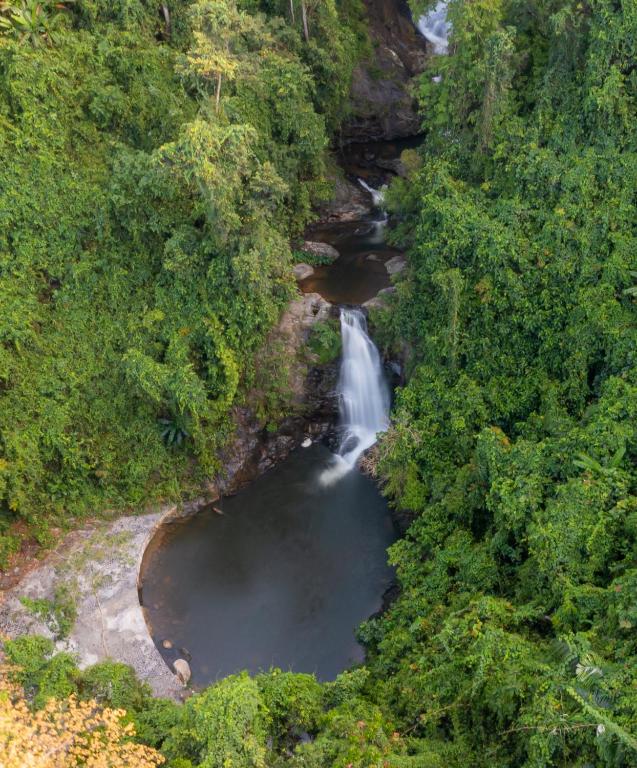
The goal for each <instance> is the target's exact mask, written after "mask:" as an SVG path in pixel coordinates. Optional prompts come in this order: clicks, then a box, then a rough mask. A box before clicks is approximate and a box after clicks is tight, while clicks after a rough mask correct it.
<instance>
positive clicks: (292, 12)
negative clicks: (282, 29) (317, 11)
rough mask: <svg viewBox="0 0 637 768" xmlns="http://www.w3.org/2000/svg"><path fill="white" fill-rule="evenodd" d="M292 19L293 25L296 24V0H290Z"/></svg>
mask: <svg viewBox="0 0 637 768" xmlns="http://www.w3.org/2000/svg"><path fill="white" fill-rule="evenodd" d="M290 17H291V19H292V24H294V23H295V19H294V0H290Z"/></svg>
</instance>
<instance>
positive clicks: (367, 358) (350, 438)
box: [321, 309, 389, 485]
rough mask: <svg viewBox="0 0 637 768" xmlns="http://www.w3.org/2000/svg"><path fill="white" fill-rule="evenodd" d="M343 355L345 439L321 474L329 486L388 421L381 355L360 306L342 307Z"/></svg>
mask: <svg viewBox="0 0 637 768" xmlns="http://www.w3.org/2000/svg"><path fill="white" fill-rule="evenodd" d="M341 337H342V339H343V358H342V362H341V371H340V376H339V381H338V391H339V395H340V424H341V427H342V428H343V438H342V441H341V446H340V448H339V451H338V454H336V455H335V456H334V462H333V464H332V466H331V467H328V469H326V470H325V471H324V472H323V474H322V475H321V482H322V483H323V484H324V485H329V484H330V483H333V482H335V481H336V480H338V479H339V478H340V477H342V476H343V475H345V474H347V472H349V471H350V470H352V469H354V467H355V466H356V462H357V461H358V458H359V456H360V455H361V454H362V453H363V451H366V450H367V449H368V448H371V446H372V445H374V443H375V442H376V438H377V435H378V433H379V432H384V431H385V430H386V429H387V425H388V423H389V391H388V388H387V383H386V382H385V377H384V376H383V369H382V366H381V362H380V355H379V354H378V350H377V349H376V346H375V345H374V342H373V341H372V340H371V339H370V338H369V336H368V335H367V321H366V320H365V315H364V314H363V312H362V311H361V310H360V309H341Z"/></svg>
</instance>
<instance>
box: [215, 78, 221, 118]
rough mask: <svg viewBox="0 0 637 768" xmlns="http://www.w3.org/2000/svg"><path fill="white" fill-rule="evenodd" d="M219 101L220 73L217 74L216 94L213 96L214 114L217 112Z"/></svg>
mask: <svg viewBox="0 0 637 768" xmlns="http://www.w3.org/2000/svg"><path fill="white" fill-rule="evenodd" d="M220 101H221V72H217V93H216V96H215V112H218V111H219V102H220Z"/></svg>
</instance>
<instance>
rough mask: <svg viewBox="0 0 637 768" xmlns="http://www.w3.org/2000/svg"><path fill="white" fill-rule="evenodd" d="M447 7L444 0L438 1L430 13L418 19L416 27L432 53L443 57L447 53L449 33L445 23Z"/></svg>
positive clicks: (449, 27)
mask: <svg viewBox="0 0 637 768" xmlns="http://www.w3.org/2000/svg"><path fill="white" fill-rule="evenodd" d="M447 5H448V3H447V2H445V1H444V0H439V2H438V3H437V4H436V6H435V7H434V8H432V10H431V11H429V12H428V13H426V14H424V15H423V16H421V17H420V18H419V19H418V22H417V24H416V26H417V27H418V31H419V32H420V34H421V35H422V36H423V37H424V38H425V39H426V40H428V41H429V42H430V43H431V44H432V46H433V51H434V53H436V54H438V55H439V56H444V55H446V54H447V53H449V32H450V30H451V25H450V24H449V22H448V21H447Z"/></svg>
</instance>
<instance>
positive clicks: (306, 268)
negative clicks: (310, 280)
mask: <svg viewBox="0 0 637 768" xmlns="http://www.w3.org/2000/svg"><path fill="white" fill-rule="evenodd" d="M292 272H293V273H294V277H295V278H296V279H297V280H299V281H301V280H305V278H306V277H311V276H312V275H313V274H314V267H311V266H310V265H309V264H295V265H294V268H293V269H292Z"/></svg>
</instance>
